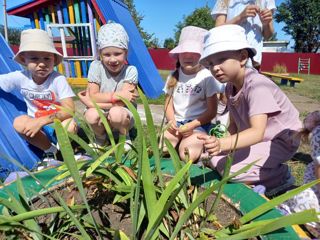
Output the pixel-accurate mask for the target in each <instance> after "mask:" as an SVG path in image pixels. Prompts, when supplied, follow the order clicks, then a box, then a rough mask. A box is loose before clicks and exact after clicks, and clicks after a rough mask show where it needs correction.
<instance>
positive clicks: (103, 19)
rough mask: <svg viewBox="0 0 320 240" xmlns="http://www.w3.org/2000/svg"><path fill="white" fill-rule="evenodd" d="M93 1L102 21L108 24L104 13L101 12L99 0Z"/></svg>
mask: <svg viewBox="0 0 320 240" xmlns="http://www.w3.org/2000/svg"><path fill="white" fill-rule="evenodd" d="M91 3H92V5H93V7H94V9H95V10H96V11H97V13H98V15H99V17H100V19H101V21H102V23H103V24H106V23H107V21H106V19H105V18H104V16H103V14H102V13H101V11H100V8H99V6H98V4H97V2H96V1H95V0H91Z"/></svg>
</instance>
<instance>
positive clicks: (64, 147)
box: [54, 120, 102, 238]
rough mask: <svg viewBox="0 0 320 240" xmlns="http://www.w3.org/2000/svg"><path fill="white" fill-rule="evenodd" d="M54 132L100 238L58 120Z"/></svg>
mask: <svg viewBox="0 0 320 240" xmlns="http://www.w3.org/2000/svg"><path fill="white" fill-rule="evenodd" d="M54 122H55V131H56V135H57V139H58V142H59V145H60V147H61V153H62V156H63V159H64V162H65V164H66V165H67V167H68V169H69V171H70V174H71V176H72V178H73V180H74V182H75V184H76V186H77V188H78V190H79V193H80V196H81V199H82V201H83V202H84V204H85V206H86V208H87V210H88V213H89V215H90V217H91V219H92V221H93V223H94V226H95V229H96V231H97V233H98V235H99V237H100V238H102V237H101V233H100V231H99V228H98V225H97V223H96V221H95V220H94V218H93V216H92V212H91V209H90V207H89V204H88V201H87V198H86V194H85V191H84V188H83V185H82V181H81V177H80V173H79V171H78V168H77V163H76V160H75V158H74V154H73V150H72V146H71V143H70V141H69V138H68V134H67V132H66V130H65V129H64V128H63V126H62V124H61V122H60V121H59V120H55V121H54Z"/></svg>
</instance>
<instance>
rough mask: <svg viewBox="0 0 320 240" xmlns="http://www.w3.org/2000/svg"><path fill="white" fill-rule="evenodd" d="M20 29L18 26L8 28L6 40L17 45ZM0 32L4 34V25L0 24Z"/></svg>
mask: <svg viewBox="0 0 320 240" xmlns="http://www.w3.org/2000/svg"><path fill="white" fill-rule="evenodd" d="M21 31H22V30H21V29H19V28H8V41H9V43H10V44H13V45H19V44H20V34H21ZM0 33H1V34H2V36H4V26H3V25H0Z"/></svg>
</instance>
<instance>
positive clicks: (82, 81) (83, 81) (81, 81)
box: [67, 78, 88, 87]
mask: <svg viewBox="0 0 320 240" xmlns="http://www.w3.org/2000/svg"><path fill="white" fill-rule="evenodd" d="M67 80H68V83H69V84H70V85H72V86H79V87H85V86H87V84H88V79H87V78H67Z"/></svg>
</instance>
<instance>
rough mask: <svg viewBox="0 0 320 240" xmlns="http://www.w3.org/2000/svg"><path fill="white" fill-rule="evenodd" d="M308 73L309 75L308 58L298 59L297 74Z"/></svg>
mask: <svg viewBox="0 0 320 240" xmlns="http://www.w3.org/2000/svg"><path fill="white" fill-rule="evenodd" d="M305 71H307V72H308V75H309V74H310V58H299V60H298V74H300V72H305Z"/></svg>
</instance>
